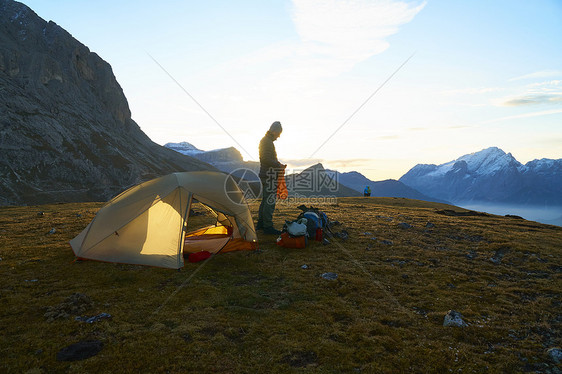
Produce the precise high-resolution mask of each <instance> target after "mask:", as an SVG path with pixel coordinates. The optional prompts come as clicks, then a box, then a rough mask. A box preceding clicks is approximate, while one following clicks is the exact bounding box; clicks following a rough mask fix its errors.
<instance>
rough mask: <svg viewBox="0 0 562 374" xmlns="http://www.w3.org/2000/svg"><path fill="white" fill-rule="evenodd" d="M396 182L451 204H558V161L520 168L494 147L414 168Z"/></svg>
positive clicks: (561, 171)
mask: <svg viewBox="0 0 562 374" xmlns="http://www.w3.org/2000/svg"><path fill="white" fill-rule="evenodd" d="M400 181H401V182H403V183H404V184H406V185H408V186H410V187H412V188H415V189H417V190H419V191H420V192H422V193H424V194H426V195H430V196H437V197H439V198H442V199H445V200H449V201H452V202H455V203H461V202H501V203H516V204H534V205H562V159H559V160H550V159H541V160H534V161H530V162H528V163H527V164H525V165H522V164H521V163H520V162H519V161H517V160H516V159H515V158H514V157H513V156H512V155H511V153H505V152H504V151H503V150H501V149H499V148H497V147H491V148H487V149H484V150H482V151H480V152H475V153H471V154H468V155H464V156H462V157H459V158H458V159H456V160H453V161H450V162H447V163H444V164H441V165H427V164H420V165H416V166H414V167H413V168H412V169H410V171H408V172H407V173H406V174H404V175H403V176H402V177H401V178H400Z"/></svg>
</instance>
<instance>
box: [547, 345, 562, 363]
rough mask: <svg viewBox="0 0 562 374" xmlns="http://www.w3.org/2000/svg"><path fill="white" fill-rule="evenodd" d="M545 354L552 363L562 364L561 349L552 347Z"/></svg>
mask: <svg viewBox="0 0 562 374" xmlns="http://www.w3.org/2000/svg"><path fill="white" fill-rule="evenodd" d="M546 353H547V354H548V357H550V358H551V359H552V361H554V362H555V363H556V364H559V363H561V362H562V349H560V348H558V347H553V348H549V349H548V350H547V351H546Z"/></svg>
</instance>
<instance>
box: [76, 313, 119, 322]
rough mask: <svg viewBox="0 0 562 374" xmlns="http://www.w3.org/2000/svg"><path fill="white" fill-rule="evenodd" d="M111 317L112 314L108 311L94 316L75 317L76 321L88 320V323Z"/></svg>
mask: <svg viewBox="0 0 562 374" xmlns="http://www.w3.org/2000/svg"><path fill="white" fill-rule="evenodd" d="M108 318H111V314H108V313H100V314H98V315H95V316H92V317H80V316H78V317H75V318H74V319H75V320H76V321H81V322H86V323H94V322H99V321H101V320H102V319H108Z"/></svg>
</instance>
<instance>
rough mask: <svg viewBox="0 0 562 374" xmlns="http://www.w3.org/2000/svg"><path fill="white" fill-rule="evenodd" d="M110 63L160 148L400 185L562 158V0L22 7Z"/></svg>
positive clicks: (64, 0)
mask: <svg viewBox="0 0 562 374" xmlns="http://www.w3.org/2000/svg"><path fill="white" fill-rule="evenodd" d="M23 3H25V4H26V5H28V6H29V7H30V8H32V9H33V10H34V11H35V12H36V13H37V14H38V15H39V16H40V17H42V18H43V19H45V20H47V21H48V20H52V21H54V22H55V23H57V24H58V25H60V26H62V27H63V28H64V29H66V30H67V31H68V32H69V33H71V34H72V35H73V36H74V37H75V38H76V39H78V40H79V41H80V42H82V43H83V44H85V45H86V46H87V47H89V48H90V50H91V51H93V52H96V53H97V54H98V55H100V56H101V57H102V58H103V59H104V60H106V61H107V62H109V63H110V64H111V66H112V68H113V72H114V74H115V76H116V78H117V81H118V82H119V84H120V85H121V87H122V88H123V90H124V93H125V96H126V97H127V100H128V102H129V106H130V108H131V112H132V117H133V119H134V120H135V121H136V122H137V123H138V124H139V126H140V127H141V129H142V130H143V131H144V132H145V133H146V134H147V135H148V136H149V137H150V138H151V139H152V140H153V141H154V142H156V143H158V144H161V145H164V144H166V143H168V142H181V141H187V142H189V143H192V144H193V145H195V146H197V147H198V148H200V149H203V150H211V149H216V148H224V147H230V146H235V147H236V148H238V150H240V152H241V153H242V155H243V157H244V159H245V160H254V161H258V160H259V158H258V143H259V140H260V139H261V138H262V137H263V135H264V134H265V132H266V131H267V129H268V128H269V125H270V124H271V123H272V122H273V121H281V123H282V125H283V129H284V131H283V134H282V135H281V137H280V138H279V139H278V140H277V141H276V148H277V154H278V157H279V159H280V160H281V161H282V162H284V163H287V164H288V165H289V168H290V169H293V170H299V169H303V168H305V167H307V166H310V165H312V164H315V163H317V162H322V164H323V165H324V167H326V168H331V169H337V170H339V171H342V172H345V171H351V170H356V171H360V172H361V173H363V174H364V175H366V176H367V177H369V178H370V179H372V180H384V179H389V178H393V179H398V178H400V177H401V176H402V175H403V174H404V173H406V172H407V171H408V170H409V169H410V168H412V167H413V166H415V165H416V164H418V163H424V164H440V163H444V162H448V161H451V160H454V159H456V158H458V157H460V156H462V155H464V154H468V153H472V152H477V151H480V150H482V149H484V148H487V147H491V146H497V147H500V148H501V149H503V150H504V151H505V152H511V153H512V155H513V156H514V157H515V158H516V159H517V160H519V161H520V162H522V163H526V162H528V161H531V160H533V159H537V158H539V159H540V158H554V159H558V158H562V1H560V0H534V1H528V0H493V1H490V0H483V1H480V0H472V1H466V0H427V1H418V0H416V1H394V0H371V1H368V0H355V1H351V0H342V1H335V0H292V1H290V0H270V1H257V0H256V1H246V0H237V1H212V0H211V1H168V0H163V1H158V2H156V1H144V0H139V1H129V0H120V1H116V0H110V1H109V0H98V1H95V2H93V1H85V0H57V1H47V0H23Z"/></svg>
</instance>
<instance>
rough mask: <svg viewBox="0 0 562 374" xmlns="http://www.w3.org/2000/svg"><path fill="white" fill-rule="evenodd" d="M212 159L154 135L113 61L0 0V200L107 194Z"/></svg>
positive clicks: (8, 0) (87, 197) (97, 197)
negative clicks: (144, 126)
mask: <svg viewBox="0 0 562 374" xmlns="http://www.w3.org/2000/svg"><path fill="white" fill-rule="evenodd" d="M203 169H214V168H213V167H212V166H210V165H208V164H206V163H204V162H201V161H199V160H196V159H193V158H191V157H188V156H184V155H181V154H178V153H177V152H174V151H172V150H169V149H166V148H164V147H161V146H159V145H157V144H155V143H153V142H152V141H151V140H150V139H149V138H148V137H147V136H146V135H145V134H144V133H143V132H142V131H141V129H140V128H139V126H138V125H137V124H136V123H135V122H134V121H133V120H132V119H131V112H130V110H129V106H128V103H127V100H126V98H125V95H124V94H123V90H122V89H121V87H120V86H119V84H118V83H117V80H116V79H115V76H114V75H113V72H112V69H111V66H110V65H109V64H108V63H107V62H105V61H104V60H103V59H101V58H100V57H99V56H98V55H97V54H96V53H94V52H91V51H90V50H89V49H88V48H87V47H86V46H84V45H83V44H81V43H80V42H79V41H77V40H76V39H74V38H73V37H72V35H70V34H69V33H68V32H66V31H65V30H64V29H62V28H61V27H60V26H58V25H57V24H55V23H54V22H52V21H49V22H46V21H45V20H43V19H41V18H40V17H39V16H37V15H36V14H35V13H34V12H33V11H32V10H31V9H29V8H28V7H27V6H25V5H23V4H21V3H18V2H15V1H11V0H0V205H6V204H36V203H47V202H57V201H84V200H106V199H108V198H110V197H111V196H113V195H115V194H116V193H118V192H120V191H122V190H123V189H124V188H126V187H128V186H130V185H132V184H136V183H138V182H141V181H144V180H147V179H151V178H153V177H156V176H159V175H164V174H167V173H170V172H173V171H185V170H203Z"/></svg>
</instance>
